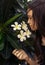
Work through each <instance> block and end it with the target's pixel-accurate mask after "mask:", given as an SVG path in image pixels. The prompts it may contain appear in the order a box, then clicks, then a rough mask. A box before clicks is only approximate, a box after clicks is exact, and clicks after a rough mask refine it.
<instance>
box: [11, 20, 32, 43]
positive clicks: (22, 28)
mask: <svg viewBox="0 0 45 65" xmlns="http://www.w3.org/2000/svg"><path fill="white" fill-rule="evenodd" d="M11 27H13V30H14V31H16V30H19V34H18V35H17V37H18V38H19V39H20V41H21V42H23V41H24V40H26V38H30V35H31V32H30V30H29V29H28V26H27V24H26V23H25V22H24V21H22V23H21V24H19V23H18V22H14V24H12V25H11Z"/></svg>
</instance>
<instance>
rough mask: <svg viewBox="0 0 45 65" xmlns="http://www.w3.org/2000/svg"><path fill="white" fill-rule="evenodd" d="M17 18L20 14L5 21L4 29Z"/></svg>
mask: <svg viewBox="0 0 45 65" xmlns="http://www.w3.org/2000/svg"><path fill="white" fill-rule="evenodd" d="M19 16H21V14H16V15H15V16H13V17H12V18H10V19H9V20H7V21H6V22H5V23H4V27H5V26H7V25H9V24H10V23H12V22H13V21H14V20H15V19H17V18H18V17H19Z"/></svg>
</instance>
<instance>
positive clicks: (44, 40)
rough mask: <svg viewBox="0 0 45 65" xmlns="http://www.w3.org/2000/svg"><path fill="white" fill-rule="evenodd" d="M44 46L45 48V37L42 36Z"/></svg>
mask: <svg viewBox="0 0 45 65" xmlns="http://www.w3.org/2000/svg"><path fill="white" fill-rule="evenodd" d="M42 45H43V46H45V37H44V36H42Z"/></svg>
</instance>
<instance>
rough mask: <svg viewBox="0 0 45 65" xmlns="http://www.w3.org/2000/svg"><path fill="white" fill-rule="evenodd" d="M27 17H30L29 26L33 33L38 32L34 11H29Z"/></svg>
mask: <svg viewBox="0 0 45 65" xmlns="http://www.w3.org/2000/svg"><path fill="white" fill-rule="evenodd" d="M27 12H28V13H27V16H28V24H29V26H30V28H31V30H32V31H36V30H37V24H36V21H34V19H33V10H30V11H28V10H27Z"/></svg>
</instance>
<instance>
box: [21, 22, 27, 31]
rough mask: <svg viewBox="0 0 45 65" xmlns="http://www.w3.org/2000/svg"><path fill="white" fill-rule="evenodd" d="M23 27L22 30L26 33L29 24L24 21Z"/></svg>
mask: <svg viewBox="0 0 45 65" xmlns="http://www.w3.org/2000/svg"><path fill="white" fill-rule="evenodd" d="M21 26H22V29H23V30H25V31H26V30H27V29H28V27H27V24H26V23H25V22H24V21H22V23H21Z"/></svg>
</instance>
